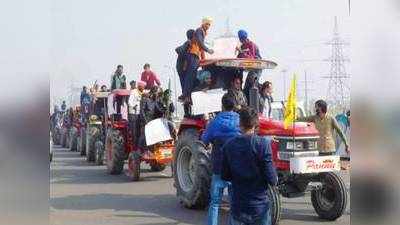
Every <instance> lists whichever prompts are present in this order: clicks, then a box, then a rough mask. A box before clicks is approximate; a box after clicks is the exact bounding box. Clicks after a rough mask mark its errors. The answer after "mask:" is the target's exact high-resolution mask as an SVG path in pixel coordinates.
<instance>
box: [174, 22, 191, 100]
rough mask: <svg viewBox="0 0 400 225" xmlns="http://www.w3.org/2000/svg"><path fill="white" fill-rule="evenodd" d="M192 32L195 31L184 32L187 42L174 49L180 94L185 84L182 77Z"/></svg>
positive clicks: (180, 97)
mask: <svg viewBox="0 0 400 225" xmlns="http://www.w3.org/2000/svg"><path fill="white" fill-rule="evenodd" d="M194 32H195V31H194V30H193V29H190V30H188V31H186V37H187V41H185V43H183V45H181V46H179V47H177V48H176V49H175V52H176V53H177V54H178V58H177V59H176V71H177V72H178V76H179V80H180V82H181V90H182V93H184V92H185V91H184V90H183V88H184V84H185V76H184V75H185V72H186V67H187V62H186V56H187V53H188V50H189V47H190V43H191V41H192V39H193V37H194ZM182 97H183V95H181V96H179V99H182Z"/></svg>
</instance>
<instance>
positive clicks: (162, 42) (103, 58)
mask: <svg viewBox="0 0 400 225" xmlns="http://www.w3.org/2000/svg"><path fill="white" fill-rule="evenodd" d="M199 3H200V4H196V8H195V10H193V4H190V3H189V1H155V0H147V1H129V0H126V1H123V0H119V1H99V0H86V1H74V0H72V1H54V2H53V7H52V11H51V16H52V38H53V42H52V44H53V46H52V71H51V78H52V79H51V93H52V95H53V96H54V97H57V98H59V97H64V96H66V95H67V93H68V89H67V87H68V86H70V85H71V83H72V82H73V84H74V85H75V86H82V85H89V84H90V82H94V80H98V81H99V82H100V83H102V84H103V83H104V84H107V85H109V79H110V75H111V74H112V73H113V71H114V70H115V67H116V65H117V64H122V65H124V68H125V71H126V74H127V77H128V80H131V79H138V78H139V74H140V72H141V71H142V66H143V64H144V63H146V62H148V63H150V64H151V65H152V68H153V70H154V71H155V72H156V73H157V74H158V75H159V76H160V77H161V79H162V80H163V81H164V84H165V85H166V82H167V80H168V78H169V77H170V76H171V75H172V74H173V73H172V71H171V69H168V67H170V68H174V66H175V64H174V63H175V59H176V54H175V52H174V48H175V47H176V46H177V45H179V44H180V43H182V42H183V41H184V40H185V31H186V30H187V29H189V28H196V27H198V26H199V25H200V21H201V18H202V17H203V16H211V17H212V18H214V23H213V25H212V27H211V30H210V31H209V36H208V38H209V39H213V38H215V37H217V36H219V35H221V34H222V33H224V31H225V29H226V21H227V19H228V18H229V21H230V27H231V29H232V31H233V32H235V33H236V32H237V30H238V29H240V28H243V29H246V30H247V31H248V33H249V37H250V38H251V39H252V40H254V41H255V42H256V43H257V45H258V46H259V48H260V50H261V53H262V56H263V57H264V58H265V59H271V60H274V61H276V62H277V63H278V64H279V67H277V68H276V69H275V70H274V71H267V72H264V79H267V80H272V81H273V82H274V84H275V95H276V96H277V98H278V99H282V97H281V96H282V93H283V92H282V91H283V79H282V77H283V76H282V73H281V72H280V71H281V70H282V69H283V68H285V69H287V85H289V80H290V77H291V75H292V74H293V73H295V72H296V73H297V74H298V75H299V78H298V79H299V80H300V81H301V80H302V79H303V76H304V70H306V71H307V73H308V75H309V78H310V79H311V83H309V85H310V88H311V89H314V90H313V91H312V92H311V93H310V94H313V95H315V96H324V95H325V94H326V90H324V88H322V87H325V86H326V84H327V82H328V81H327V80H324V79H321V76H324V75H326V74H328V72H329V64H328V63H327V62H325V61H323V60H324V59H325V58H328V57H329V56H330V48H329V46H327V45H325V42H327V41H329V40H330V39H331V37H332V33H333V24H334V16H338V22H339V31H340V33H341V35H342V36H343V38H344V39H345V40H347V41H349V42H350V36H351V32H350V16H349V13H348V0H329V1H328V0H324V1H320V0H303V1H293V0H273V1H272V0H269V1H265V0H255V1H241V0H235V1H229V0H202V1H201V2H199ZM350 51H351V45H350V46H348V47H346V49H345V53H346V54H348V53H350ZM304 60H307V61H306V62H304ZM350 66H351V65H350V64H349V65H348V67H350ZM301 85H304V84H303V83H302V82H299V87H298V89H299V92H301V93H302V92H303V89H302V86H301ZM178 86H179V85H178ZM325 88H326V87H325ZM301 93H299V95H300V94H301ZM300 96H301V95H300Z"/></svg>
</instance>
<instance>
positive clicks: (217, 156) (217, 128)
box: [201, 94, 241, 225]
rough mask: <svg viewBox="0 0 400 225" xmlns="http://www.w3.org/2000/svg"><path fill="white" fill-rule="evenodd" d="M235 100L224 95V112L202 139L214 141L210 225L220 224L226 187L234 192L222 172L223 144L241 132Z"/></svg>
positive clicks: (230, 192)
mask: <svg viewBox="0 0 400 225" xmlns="http://www.w3.org/2000/svg"><path fill="white" fill-rule="evenodd" d="M234 108H235V102H234V101H233V100H232V98H230V97H229V96H228V95H226V94H225V95H224V96H223V97H222V112H220V113H218V115H217V116H216V117H215V119H214V120H212V121H211V122H210V123H209V124H208V126H207V128H206V130H205V131H204V133H203V135H202V136H201V140H202V141H203V143H204V144H206V145H208V144H210V143H212V146H213V147H212V148H213V149H212V151H211V162H212V172H213V175H212V178H211V187H210V206H209V209H208V220H207V223H208V225H217V224H218V209H219V205H220V203H221V199H222V195H223V192H224V189H225V188H226V187H228V192H229V196H231V194H232V190H231V185H230V183H229V182H225V181H223V180H222V179H221V172H222V170H223V169H222V157H223V154H222V151H221V149H222V146H223V145H224V144H225V142H226V141H227V140H229V139H230V138H233V137H235V136H238V135H240V134H241V132H240V128H239V114H238V113H236V112H234V111H233V110H234Z"/></svg>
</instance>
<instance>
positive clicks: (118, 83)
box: [111, 65, 126, 91]
mask: <svg viewBox="0 0 400 225" xmlns="http://www.w3.org/2000/svg"><path fill="white" fill-rule="evenodd" d="M123 72H124V67H123V66H122V65H118V66H117V70H116V71H115V73H114V75H113V76H112V78H111V91H112V90H114V89H126V77H125V75H124V74H123Z"/></svg>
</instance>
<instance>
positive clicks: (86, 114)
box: [80, 86, 92, 121]
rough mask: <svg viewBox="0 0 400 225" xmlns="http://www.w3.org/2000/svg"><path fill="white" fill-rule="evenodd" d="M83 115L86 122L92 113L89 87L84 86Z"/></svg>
mask: <svg viewBox="0 0 400 225" xmlns="http://www.w3.org/2000/svg"><path fill="white" fill-rule="evenodd" d="M80 103H81V109H82V110H81V113H82V117H81V118H82V120H83V121H86V120H87V119H88V117H89V113H90V106H91V104H92V97H91V96H90V94H89V92H88V90H87V87H86V86H83V88H82V92H81V101H80Z"/></svg>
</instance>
